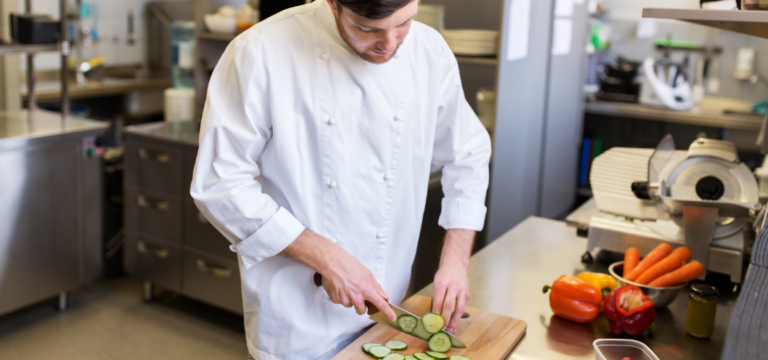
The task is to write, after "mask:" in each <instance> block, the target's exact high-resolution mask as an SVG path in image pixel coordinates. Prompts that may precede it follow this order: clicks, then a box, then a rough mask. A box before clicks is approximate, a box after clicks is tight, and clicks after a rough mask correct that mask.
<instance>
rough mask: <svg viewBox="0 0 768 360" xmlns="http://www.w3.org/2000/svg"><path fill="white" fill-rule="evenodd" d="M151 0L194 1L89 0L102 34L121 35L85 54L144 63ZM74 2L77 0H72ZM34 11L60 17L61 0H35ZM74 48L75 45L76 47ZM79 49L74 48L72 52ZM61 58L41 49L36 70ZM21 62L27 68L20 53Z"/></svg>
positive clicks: (109, 62)
mask: <svg viewBox="0 0 768 360" xmlns="http://www.w3.org/2000/svg"><path fill="white" fill-rule="evenodd" d="M151 1H191V0H89V2H91V3H93V4H98V6H99V10H100V18H99V21H98V24H97V27H98V30H99V34H100V36H102V37H103V36H105V35H106V34H107V33H108V32H110V31H112V32H114V33H115V34H116V35H117V37H118V39H117V41H113V40H102V41H100V42H99V43H96V44H94V45H92V46H91V47H88V48H84V49H83V57H84V58H86V59H88V58H92V57H95V56H98V55H104V56H106V58H107V60H106V64H107V65H120V64H136V63H144V62H145V59H146V47H147V46H146V43H147V42H146V38H147V34H146V31H145V24H144V22H145V18H146V16H145V5H146V4H147V3H148V2H151ZM69 2H70V3H71V4H73V6H74V1H73V0H70V1H69ZM18 3H19V4H18V9H19V11H23V9H24V0H18ZM130 10H133V12H134V30H135V36H136V41H135V42H134V44H133V45H129V44H128V41H127V38H128V13H129V11H130ZM32 12H33V13H36V14H48V15H51V16H53V17H54V18H58V17H59V0H32ZM92 21H93V18H90V19H87V20H85V21H84V25H87V26H91V25H92ZM73 50H74V49H73ZM75 54H76V53H75V52H74V51H73V55H75ZM59 62H60V58H59V56H58V54H56V53H41V54H38V55H36V56H35V68H36V69H35V70H36V71H41V70H51V69H58V68H59ZM20 64H21V68H22V71H24V70H25V69H26V60H25V59H24V55H21V59H20Z"/></svg>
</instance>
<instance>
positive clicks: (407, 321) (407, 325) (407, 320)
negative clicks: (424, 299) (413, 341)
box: [397, 314, 418, 334]
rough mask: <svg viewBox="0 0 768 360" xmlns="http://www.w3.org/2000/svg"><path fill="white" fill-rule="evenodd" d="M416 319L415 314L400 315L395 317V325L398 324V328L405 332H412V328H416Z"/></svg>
mask: <svg viewBox="0 0 768 360" xmlns="http://www.w3.org/2000/svg"><path fill="white" fill-rule="evenodd" d="M417 322H418V320H417V319H416V317H415V316H412V315H407V314H406V315H400V317H399V318H397V325H398V326H400V330H403V331H404V332H407V333H409V334H410V333H412V332H413V330H414V329H416V323H417Z"/></svg>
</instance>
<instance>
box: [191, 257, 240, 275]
mask: <svg viewBox="0 0 768 360" xmlns="http://www.w3.org/2000/svg"><path fill="white" fill-rule="evenodd" d="M195 265H197V270H199V271H200V272H201V273H205V274H211V275H213V276H216V277H220V278H228V277H231V276H232V270H230V269H227V268H224V267H220V266H215V265H211V264H208V263H206V262H205V261H203V260H202V259H197V261H195Z"/></svg>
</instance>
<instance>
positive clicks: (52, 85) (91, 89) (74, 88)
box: [21, 78, 173, 101]
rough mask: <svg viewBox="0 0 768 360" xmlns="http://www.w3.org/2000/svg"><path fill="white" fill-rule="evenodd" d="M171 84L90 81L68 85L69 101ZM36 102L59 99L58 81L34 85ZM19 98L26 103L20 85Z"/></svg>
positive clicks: (160, 80) (151, 80)
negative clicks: (80, 84) (83, 83)
mask: <svg viewBox="0 0 768 360" xmlns="http://www.w3.org/2000/svg"><path fill="white" fill-rule="evenodd" d="M172 86H173V83H172V82H171V80H170V79H167V78H135V79H130V78H104V79H101V80H91V81H88V82H87V83H86V84H85V85H82V86H78V85H77V84H75V83H74V82H72V83H70V84H69V87H68V90H69V98H70V99H85V98H94V97H103V96H112V95H121V94H126V93H129V92H132V91H141V90H164V89H167V88H169V87H172ZM35 95H36V97H37V101H56V100H59V98H60V97H61V82H60V81H58V80H57V81H38V82H37V83H36V84H35ZM21 96H22V99H23V101H27V87H26V85H22V87H21Z"/></svg>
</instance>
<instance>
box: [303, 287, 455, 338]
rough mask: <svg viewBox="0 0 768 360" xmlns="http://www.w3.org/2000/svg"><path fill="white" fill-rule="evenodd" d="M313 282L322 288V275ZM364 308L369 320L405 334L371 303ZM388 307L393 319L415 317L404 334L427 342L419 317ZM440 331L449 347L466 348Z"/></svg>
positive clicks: (367, 302)
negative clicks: (413, 325) (408, 330)
mask: <svg viewBox="0 0 768 360" xmlns="http://www.w3.org/2000/svg"><path fill="white" fill-rule="evenodd" d="M314 281H315V285H317V286H322V284H323V278H322V275H320V274H318V273H315V277H314ZM365 306H367V307H368V315H369V318H370V319H371V320H373V321H376V322H377V323H379V324H382V325H385V326H388V327H391V328H393V329H395V330H397V331H400V332H402V333H406V332H404V331H403V330H402V329H400V325H397V320H395V321H391V320H389V319H388V318H387V316H386V315H384V313H383V312H381V311H379V309H377V308H376V306H375V305H373V304H372V303H371V302H369V301H366V302H365ZM389 307H390V308H392V311H393V312H394V313H395V319H399V318H400V316H403V315H410V316H413V317H415V318H416V319H417V320H418V321H417V322H416V329H414V330H413V332H412V333H406V334H408V335H413V336H415V337H417V338H419V339H422V340H429V338H430V337H431V336H432V334H430V333H428V332H427V330H426V329H424V325H422V324H421V317H420V316H416V315H414V314H412V313H410V312H409V311H408V310H405V309H403V308H401V307H399V306H397V305H392V304H389ZM440 331H442V332H444V333H446V334H447V335H448V336H449V337H450V338H451V345H452V346H453V347H455V348H462V349H463V348H466V347H467V346H466V345H464V342H462V341H461V340H460V339H459V338H458V337H457V336H456V335H453V334H451V333H449V332H447V331H445V330H440Z"/></svg>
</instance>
